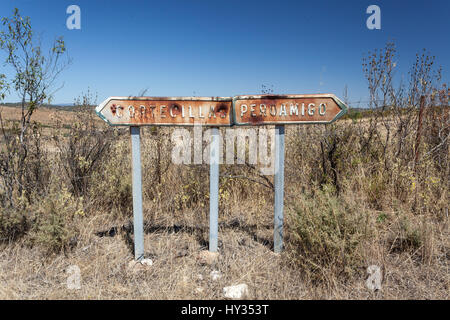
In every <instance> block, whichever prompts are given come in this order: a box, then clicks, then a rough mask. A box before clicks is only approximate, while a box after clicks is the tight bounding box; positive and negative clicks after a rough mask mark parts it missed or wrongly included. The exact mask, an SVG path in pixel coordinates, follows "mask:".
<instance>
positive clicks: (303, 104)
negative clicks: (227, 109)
mask: <svg viewBox="0 0 450 320" xmlns="http://www.w3.org/2000/svg"><path fill="white" fill-rule="evenodd" d="M233 109H234V110H233V120H234V124H235V125H264V124H275V125H284V124H302V123H304V124H306V123H309V124H313V123H331V122H333V121H335V120H337V119H338V118H340V117H341V116H342V115H344V114H345V113H346V112H347V109H348V108H347V106H346V105H345V104H344V103H343V102H342V101H341V100H340V99H339V98H337V97H336V96H335V95H333V94H310V95H303V94H302V95H258V96H237V97H234V98H233Z"/></svg>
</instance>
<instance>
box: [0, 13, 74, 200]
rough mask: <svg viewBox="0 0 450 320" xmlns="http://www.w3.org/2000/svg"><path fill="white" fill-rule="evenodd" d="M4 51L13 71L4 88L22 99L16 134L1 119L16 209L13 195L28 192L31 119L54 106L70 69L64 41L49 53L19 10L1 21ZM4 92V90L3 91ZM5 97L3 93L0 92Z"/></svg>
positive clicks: (5, 170) (9, 195)
mask: <svg viewBox="0 0 450 320" xmlns="http://www.w3.org/2000/svg"><path fill="white" fill-rule="evenodd" d="M1 22H2V25H3V30H1V31H0V49H1V50H3V51H4V52H6V56H7V58H6V60H5V63H4V64H5V66H6V67H9V68H11V69H12V71H13V76H12V78H11V79H9V80H8V79H6V78H5V77H4V76H2V77H0V81H1V83H0V86H4V85H6V84H7V85H9V87H10V89H11V90H12V91H13V92H15V94H16V95H17V96H18V97H19V99H20V110H21V116H20V122H19V125H18V126H17V127H14V128H12V129H13V130H5V127H4V122H3V121H2V118H1V117H0V125H1V128H2V135H3V138H4V142H5V146H6V150H5V152H2V154H1V155H0V170H1V172H2V174H1V175H0V176H1V178H2V180H3V181H2V182H3V184H4V189H5V190H6V199H7V200H8V202H9V206H14V201H13V193H14V191H15V190H16V191H17V192H18V195H19V196H22V194H23V192H24V191H29V190H27V188H28V186H27V182H26V181H24V180H25V179H24V176H25V170H26V167H27V158H28V157H29V153H30V143H29V139H30V135H29V134H28V132H29V128H30V125H31V117H32V115H33V113H34V111H35V110H36V109H37V108H39V107H40V106H42V104H43V103H44V102H46V101H48V102H50V100H51V97H52V95H53V94H54V93H55V91H56V90H57V89H58V88H55V82H56V79H57V78H58V76H59V75H60V73H61V72H62V71H63V70H64V69H65V68H66V67H67V66H68V64H69V63H70V60H69V59H68V58H67V59H64V57H67V53H66V48H65V44H64V41H63V39H62V38H61V37H59V38H57V39H56V40H55V41H54V42H53V44H52V46H51V47H50V50H49V52H48V53H45V52H44V50H43V49H42V47H41V45H40V42H39V39H36V37H35V34H34V32H33V29H32V27H31V23H30V18H29V17H22V16H21V15H20V13H19V10H18V9H17V8H16V9H15V10H14V13H13V15H12V16H11V17H5V18H2V19H1ZM0 90H1V88H0ZM0 93H1V91H0Z"/></svg>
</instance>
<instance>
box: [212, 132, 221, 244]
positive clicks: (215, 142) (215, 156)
mask: <svg viewBox="0 0 450 320" xmlns="http://www.w3.org/2000/svg"><path fill="white" fill-rule="evenodd" d="M219 138H220V137H219V129H218V128H212V129H211V145H210V158H209V251H211V252H217V243H218V240H217V235H218V232H219V224H218V221H219V157H220V155H219V143H220V142H219V140H220V139H219Z"/></svg>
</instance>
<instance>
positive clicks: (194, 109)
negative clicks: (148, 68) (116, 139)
mask: <svg viewBox="0 0 450 320" xmlns="http://www.w3.org/2000/svg"><path fill="white" fill-rule="evenodd" d="M231 109H232V99H231V98H224V97H111V98H108V99H106V100H105V101H104V102H102V103H101V104H100V105H99V106H98V107H97V108H96V110H95V111H96V113H97V114H98V116H99V117H100V118H102V119H103V120H104V121H106V122H107V123H108V124H110V125H112V126H148V125H157V126H193V125H194V124H198V125H204V126H213V127H218V126H231V117H232V113H231Z"/></svg>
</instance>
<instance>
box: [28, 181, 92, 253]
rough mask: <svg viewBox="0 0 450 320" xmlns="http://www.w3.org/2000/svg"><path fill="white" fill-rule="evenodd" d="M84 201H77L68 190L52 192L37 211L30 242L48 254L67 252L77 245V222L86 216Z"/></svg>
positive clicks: (79, 199)
mask: <svg viewBox="0 0 450 320" xmlns="http://www.w3.org/2000/svg"><path fill="white" fill-rule="evenodd" d="M81 203H82V199H81V198H78V199H75V198H74V197H73V196H72V194H71V193H70V192H68V191H67V189H62V190H60V191H54V192H51V193H50V195H49V196H48V197H47V198H45V199H43V200H42V203H41V204H40V205H39V207H38V208H37V209H36V212H35V216H36V217H35V221H34V222H33V225H32V227H31V230H30V242H31V244H33V245H39V246H41V247H43V248H44V249H46V250H47V252H49V253H52V252H61V251H67V250H68V249H70V248H71V247H72V246H74V245H76V239H77V234H78V232H79V230H78V229H77V223H76V220H77V219H78V218H80V217H82V216H84V215H85V212H84V211H83V209H82V206H81Z"/></svg>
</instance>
